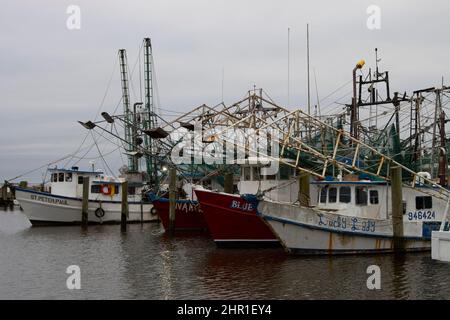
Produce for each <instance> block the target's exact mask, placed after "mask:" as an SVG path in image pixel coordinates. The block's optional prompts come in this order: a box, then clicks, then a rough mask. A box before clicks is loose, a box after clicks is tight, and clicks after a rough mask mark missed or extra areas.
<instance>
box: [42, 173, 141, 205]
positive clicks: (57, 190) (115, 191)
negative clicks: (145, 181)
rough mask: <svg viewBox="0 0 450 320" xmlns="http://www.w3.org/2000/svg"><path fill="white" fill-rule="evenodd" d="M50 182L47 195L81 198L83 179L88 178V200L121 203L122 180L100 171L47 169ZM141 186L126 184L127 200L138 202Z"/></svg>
mask: <svg viewBox="0 0 450 320" xmlns="http://www.w3.org/2000/svg"><path fill="white" fill-rule="evenodd" d="M49 171H50V182H49V183H48V184H47V186H46V189H47V191H48V192H49V193H51V194H54V195H58V196H63V197H70V198H82V197H83V178H84V177H88V178H89V200H101V201H121V199H122V192H121V188H122V186H121V183H122V182H123V181H124V179H120V178H119V179H116V178H113V177H109V176H106V175H104V173H103V172H101V171H82V170H79V169H78V167H72V168H71V169H58V168H54V169H49ZM141 188H142V184H139V185H138V184H133V183H129V184H128V198H129V200H133V201H140V198H141Z"/></svg>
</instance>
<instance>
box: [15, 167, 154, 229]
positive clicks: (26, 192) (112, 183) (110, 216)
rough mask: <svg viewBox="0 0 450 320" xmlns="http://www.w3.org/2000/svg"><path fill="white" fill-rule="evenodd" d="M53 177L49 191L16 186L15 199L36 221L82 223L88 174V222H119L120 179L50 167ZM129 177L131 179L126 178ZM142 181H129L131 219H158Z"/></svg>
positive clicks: (135, 220)
mask: <svg viewBox="0 0 450 320" xmlns="http://www.w3.org/2000/svg"><path fill="white" fill-rule="evenodd" d="M49 171H50V172H51V181H50V182H49V183H48V184H47V185H46V186H45V190H46V191H35V190H31V189H24V188H19V187H16V188H15V192H16V199H17V200H18V201H19V203H20V205H21V207H22V208H23V210H24V213H25V214H26V216H27V217H28V219H29V220H30V221H31V223H32V224H33V225H48V224H78V223H81V209H82V194H83V179H84V177H88V178H89V198H88V199H89V201H88V222H89V223H119V222H120V220H121V204H122V202H121V199H122V190H121V188H122V186H121V183H122V182H123V181H124V180H125V178H113V177H108V176H106V175H104V174H103V172H97V171H81V170H79V169H78V167H72V168H71V169H57V168H55V169H49ZM127 180H128V179H127ZM142 187H143V185H142V183H139V182H133V181H132V180H131V181H130V180H129V182H128V195H129V196H128V207H129V216H128V219H127V220H128V221H129V222H149V221H157V220H158V219H157V216H156V213H155V212H154V210H152V208H153V205H152V204H151V203H150V202H148V201H146V200H145V199H143V198H142V196H141V190H142Z"/></svg>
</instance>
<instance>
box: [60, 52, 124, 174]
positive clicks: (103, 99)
mask: <svg viewBox="0 0 450 320" xmlns="http://www.w3.org/2000/svg"><path fill="white" fill-rule="evenodd" d="M118 61H119V59H118V58H117V56H116V59H115V62H114V66H113V71H112V72H111V76H110V77H109V81H108V84H107V85H106V90H105V93H104V95H103V98H102V101H101V102H100V105H99V107H98V109H97V112H96V113H95V117H94V121H96V120H97V117H98V115H99V113H100V110H101V108H102V107H103V105H104V103H105V100H106V96H107V95H108V92H109V89H110V88H111V83H112V80H113V78H114V74H115V73H116V68H117V63H118ZM88 136H89V132H86V135H85V136H84V139H83V141H82V142H81V144H80V145H79V147H78V148H77V150H76V151H75V152H74V153H73V154H77V153H78V152H79V151H80V150H81V147H82V146H83V145H84V143H85V142H86V139H87V137H88ZM70 161H72V159H69V160H68V161H67V162H66V163H65V164H64V166H63V167H66V166H67V165H68V164H69V163H70Z"/></svg>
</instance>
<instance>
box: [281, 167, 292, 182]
mask: <svg viewBox="0 0 450 320" xmlns="http://www.w3.org/2000/svg"><path fill="white" fill-rule="evenodd" d="M279 172H280V180H289V178H290V177H291V176H293V175H292V169H291V167H288V166H285V165H283V164H281V165H280V170H279Z"/></svg>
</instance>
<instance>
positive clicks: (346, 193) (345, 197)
mask: <svg viewBox="0 0 450 320" xmlns="http://www.w3.org/2000/svg"><path fill="white" fill-rule="evenodd" d="M351 201H352V191H351V189H350V187H341V188H340V189H339V202H342V203H350V202H351Z"/></svg>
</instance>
